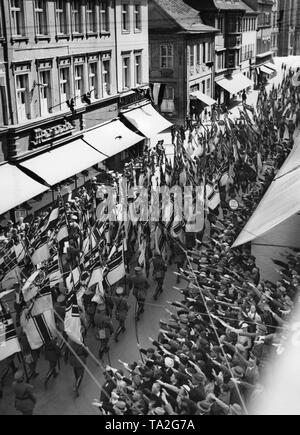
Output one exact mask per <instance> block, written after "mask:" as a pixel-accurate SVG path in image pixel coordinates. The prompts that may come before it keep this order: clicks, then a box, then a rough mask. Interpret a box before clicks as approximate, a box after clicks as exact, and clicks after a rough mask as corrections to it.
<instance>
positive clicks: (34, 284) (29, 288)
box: [22, 270, 43, 302]
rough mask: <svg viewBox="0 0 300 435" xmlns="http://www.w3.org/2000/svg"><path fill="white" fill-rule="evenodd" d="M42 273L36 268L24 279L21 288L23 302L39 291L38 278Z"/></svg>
mask: <svg viewBox="0 0 300 435" xmlns="http://www.w3.org/2000/svg"><path fill="white" fill-rule="evenodd" d="M42 273H43V271H42V270H36V271H35V272H33V274H32V275H31V276H30V277H29V278H28V280H27V281H26V283H25V285H24V287H23V288H22V293H23V297H24V301H25V302H28V301H30V300H31V299H33V298H34V297H35V296H36V295H37V292H38V291H39V284H38V278H39V277H40V276H41V275H42Z"/></svg>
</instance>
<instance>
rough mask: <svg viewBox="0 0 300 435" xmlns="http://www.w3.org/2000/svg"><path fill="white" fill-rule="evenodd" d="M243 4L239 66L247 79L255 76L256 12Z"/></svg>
mask: <svg viewBox="0 0 300 435" xmlns="http://www.w3.org/2000/svg"><path fill="white" fill-rule="evenodd" d="M244 5H245V15H244V16H243V18H242V31H243V35H242V49H241V62H240V67H241V71H242V73H243V74H244V75H246V76H247V77H248V78H249V79H251V80H252V79H254V78H255V68H254V66H255V62H256V29H257V12H255V11H254V10H253V9H252V8H250V7H249V6H248V5H246V4H245V3H244Z"/></svg>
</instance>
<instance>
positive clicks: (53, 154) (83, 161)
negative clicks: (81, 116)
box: [20, 139, 106, 186]
mask: <svg viewBox="0 0 300 435" xmlns="http://www.w3.org/2000/svg"><path fill="white" fill-rule="evenodd" d="M105 159H106V157H105V156H104V155H103V154H101V153H99V152H98V151H96V150H95V149H93V148H92V147H91V146H89V145H88V144H86V143H85V142H84V141H83V140H82V139H77V140H75V141H73V142H70V143H69V144H67V145H63V146H61V147H60V148H56V149H53V150H50V151H48V152H45V153H43V154H41V155H39V156H36V157H33V158H31V159H29V160H26V161H24V162H22V163H21V164H20V166H21V167H23V168H26V169H29V170H30V171H32V172H33V173H34V174H36V175H38V176H39V177H40V178H42V179H43V180H45V181H46V182H47V183H48V184H49V185H50V186H54V185H55V184H57V183H60V182H61V181H63V180H66V179H67V178H70V177H72V176H73V175H75V174H78V173H79V172H81V171H84V170H85V169H88V168H89V167H91V166H93V165H96V164H97V163H100V162H102V161H103V160H105Z"/></svg>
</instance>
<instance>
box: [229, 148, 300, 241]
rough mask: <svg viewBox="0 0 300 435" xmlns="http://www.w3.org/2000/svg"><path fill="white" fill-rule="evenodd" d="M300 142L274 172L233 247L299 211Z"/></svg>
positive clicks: (255, 236) (262, 232) (265, 231)
mask: <svg viewBox="0 0 300 435" xmlns="http://www.w3.org/2000/svg"><path fill="white" fill-rule="evenodd" d="M299 192H300V145H298V146H296V147H295V148H294V150H293V151H292V152H291V154H290V156H289V157H288V159H287V160H286V162H285V163H284V165H283V166H282V168H281V170H280V171H279V172H278V173H277V175H276V178H275V180H274V181H273V183H272V184H271V186H270V188H269V189H268V191H267V192H266V194H265V196H264V197H263V199H262V201H261V202H260V204H259V206H258V207H257V209H256V211H255V212H254V214H253V215H252V217H251V218H250V220H249V222H248V223H247V224H246V226H245V228H244V229H243V230H242V232H241V234H240V235H239V237H238V238H237V240H236V241H235V243H234V245H233V247H237V246H240V245H243V244H245V243H248V242H251V241H252V240H255V239H256V238H258V237H260V236H262V235H263V234H265V233H267V232H268V231H269V230H271V229H272V228H274V227H276V226H277V225H279V224H280V223H282V222H284V221H285V220H286V219H288V218H290V217H291V216H293V215H294V214H296V213H298V212H299V211H300V195H299Z"/></svg>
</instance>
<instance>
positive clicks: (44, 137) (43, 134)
mask: <svg viewBox="0 0 300 435" xmlns="http://www.w3.org/2000/svg"><path fill="white" fill-rule="evenodd" d="M74 129H75V127H74V126H73V125H72V124H71V123H70V122H69V121H65V122H64V123H63V124H59V125H55V126H54V127H49V128H44V129H43V128H35V129H34V130H33V139H32V141H31V147H32V148H35V147H38V146H40V145H43V144H44V143H46V142H49V141H51V140H53V139H57V138H59V137H62V136H65V135H68V134H70V133H71V131H72V130H74Z"/></svg>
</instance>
